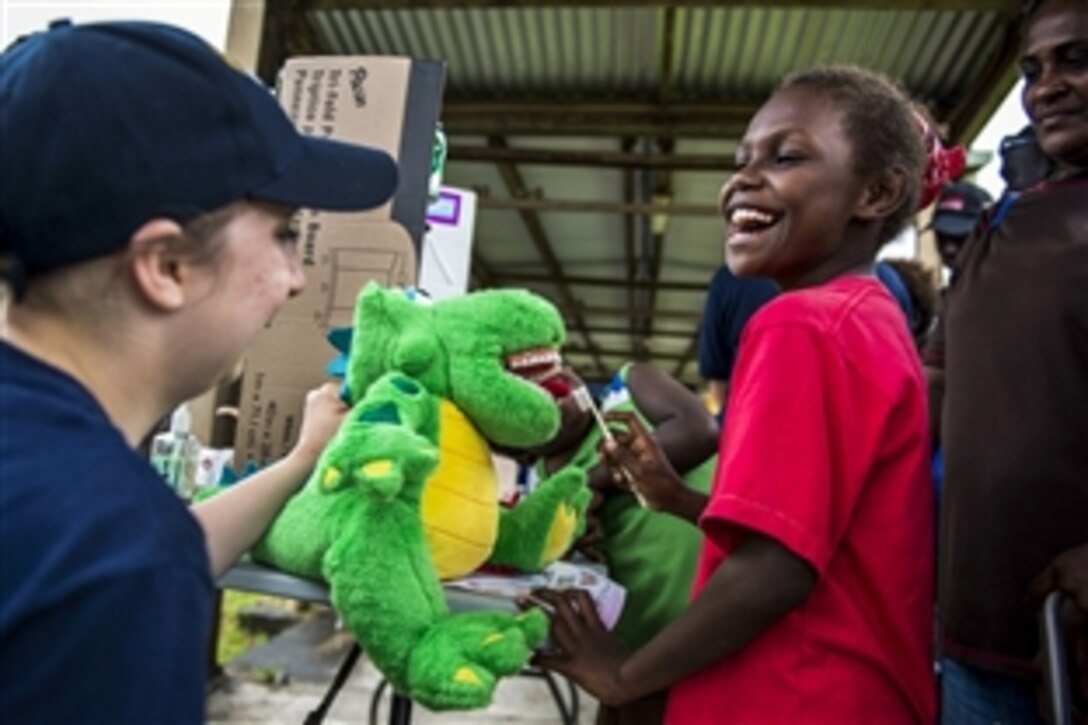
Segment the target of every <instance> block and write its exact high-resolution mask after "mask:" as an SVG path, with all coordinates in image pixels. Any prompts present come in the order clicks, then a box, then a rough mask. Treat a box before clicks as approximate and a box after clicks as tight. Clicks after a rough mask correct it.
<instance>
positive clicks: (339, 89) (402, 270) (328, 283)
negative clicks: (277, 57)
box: [235, 56, 444, 467]
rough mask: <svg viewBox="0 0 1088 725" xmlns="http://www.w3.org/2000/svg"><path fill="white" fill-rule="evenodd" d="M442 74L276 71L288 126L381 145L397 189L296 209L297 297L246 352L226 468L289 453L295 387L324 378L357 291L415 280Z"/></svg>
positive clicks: (303, 66) (364, 68)
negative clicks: (333, 335) (334, 334)
mask: <svg viewBox="0 0 1088 725" xmlns="http://www.w3.org/2000/svg"><path fill="white" fill-rule="evenodd" d="M443 78H444V66H443V65H442V64H441V63H438V62H434V61H418V60H413V59H410V58H390V57H368V56H334V57H320V58H294V59H292V60H289V61H288V62H287V64H286V65H285V67H284V69H283V72H282V74H281V77H280V82H279V86H280V87H279V89H278V95H279V98H280V101H281V103H282V104H283V107H284V108H285V109H286V110H287V113H288V115H290V116H291V118H292V119H293V120H294V121H295V123H296V125H297V126H298V127H299V129H300V130H302V131H303V132H304V133H309V134H313V135H317V136H325V137H331V138H336V139H340V140H343V141H351V142H356V143H363V144H367V145H369V146H376V147H379V148H382V149H384V150H386V151H387V152H388V153H390V154H391V155H392V156H393V157H394V158H396V160H397V164H398V166H399V168H400V184H399V187H398V189H397V193H396V195H395V196H394V197H393V199H392V200H391V201H390V202H389V203H388V204H385V205H384V206H382V207H380V208H377V209H373V210H370V211H367V212H360V213H349V214H333V213H327V212H321V213H317V212H313V211H308V210H304V211H303V212H302V213H301V214H300V215H299V217H298V219H297V220H296V223H297V224H298V225H299V255H300V256H301V258H302V263H303V265H304V267H305V269H306V282H307V284H306V291H305V292H303V293H302V294H301V295H299V296H298V297H296V298H295V299H293V300H291V301H290V302H289V303H288V304H287V305H285V306H284V308H283V310H281V312H280V314H279V315H278V316H277V318H276V320H275V321H274V322H273V323H272V324H271V325H270V326H269V328H268V329H267V330H265V331H264V333H263V334H262V336H261V338H260V339H259V340H258V341H257V343H256V344H255V346H254V347H253V348H252V349H251V350H250V351H249V354H248V355H247V357H246V365H245V372H244V375H243V378H242V391H241V400H240V401H239V411H238V426H237V437H236V440H235V465H236V467H241V466H242V465H244V464H245V463H247V462H249V461H253V462H256V463H258V464H263V463H265V462H267V461H272V460H276V459H277V458H280V457H281V456H283V455H284V454H285V453H286V452H287V451H288V450H290V448H291V446H292V445H293V444H294V442H295V440H296V439H297V437H298V429H299V424H300V422H301V415H302V407H303V403H304V401H305V395H306V391H308V390H310V389H311V388H314V387H316V386H317V385H319V384H321V382H323V381H324V380H326V377H325V375H324V373H323V370H324V367H325V365H326V363H327V362H328V361H329V360H331V359H332V358H333V357H334V356H335V352H336V351H335V350H334V349H333V348H332V347H331V346H330V345H329V343H328V342H327V341H326V334H327V332H328V330H329V329H330V328H335V327H346V326H349V325H350V324H351V320H352V313H353V310H354V303H355V297H356V294H357V293H358V291H359V290H360V289H361V288H362V286H363V285H364V284H365V283H366V282H368V281H369V280H377V281H379V282H382V283H384V284H388V285H399V286H407V285H411V284H414V283H415V281H416V277H417V273H418V265H419V261H418V260H419V250H420V246H421V244H422V239H423V233H424V231H425V228H426V222H425V214H426V207H427V182H428V178H429V175H430V165H431V150H432V146H433V141H434V133H435V127H436V124H437V121H438V113H439V107H440V105H441V97H442V84H443Z"/></svg>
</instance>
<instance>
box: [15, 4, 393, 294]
mask: <svg viewBox="0 0 1088 725" xmlns="http://www.w3.org/2000/svg"><path fill="white" fill-rule="evenodd" d="M396 186H397V166H396V163H395V162H394V161H393V159H392V158H391V157H390V156H389V155H388V154H386V153H385V152H384V151H380V150H378V149H374V148H368V147H364V146H357V145H353V144H346V143H341V142H337V141H333V140H330V139H321V138H316V137H311V136H305V135H303V134H300V133H299V132H298V131H297V130H296V129H295V127H294V125H293V124H292V123H291V121H290V120H289V119H288V118H287V116H286V114H285V113H284V112H283V110H282V109H281V107H280V105H279V103H278V102H277V101H276V99H275V98H274V97H273V95H272V93H271V92H270V91H269V89H268V88H267V87H266V86H264V85H263V84H261V83H260V82H259V81H258V80H257V79H255V78H254V77H252V76H250V75H247V74H245V73H243V72H241V71H238V70H236V69H235V68H233V67H232V66H231V65H229V64H228V63H227V61H226V60H225V59H224V58H223V57H222V56H221V55H220V54H219V53H218V52H217V51H216V50H215V49H213V48H212V47H211V46H210V45H208V44H207V43H206V42H205V41H203V40H202V39H200V38H199V37H197V36H195V35H193V34H191V33H189V32H187V31H185V30H181V29H179V28H175V27H171V26H168V25H162V24H158V23H148V22H111V23H94V24H87V25H72V24H71V23H70V22H68V21H58V22H55V23H53V24H52V25H51V26H50V29H49V30H48V31H45V32H41V33H36V34H34V35H31V36H28V37H27V38H25V39H22V40H20V41H18V42H16V43H15V44H14V45H13V46H11V47H10V48H9V49H8V50H7V51H6V52H4V53H3V55H0V257H4V258H6V262H5V264H4V265H3V267H0V268H6V269H9V270H10V269H11V268H13V267H18V268H20V269H21V273H22V274H23V275H25V276H27V277H33V276H35V275H38V274H41V273H44V272H48V271H50V270H53V269H57V268H60V267H65V266H68V265H72V264H76V263H79V262H83V261H86V260H90V259H94V258H96V257H100V256H103V255H106V254H111V253H113V252H117V251H120V250H121V249H123V248H124V247H125V246H126V245H127V244H128V241H129V239H130V238H131V236H132V234H133V233H134V232H135V231H136V230H137V229H139V227H140V226H141V225H142V224H144V223H145V222H146V221H148V220H149V219H152V218H155V217H160V216H162V217H168V218H172V219H176V220H177V221H179V222H181V223H184V222H185V221H188V220H190V219H192V218H194V217H196V216H198V215H200V214H203V213H207V212H211V211H214V210H216V209H219V208H222V207H224V206H226V205H228V204H231V203H234V202H236V201H240V200H243V199H253V200H261V201H269V202H275V203H280V204H284V205H287V206H296V207H309V208H315V209H323V210H335V211H351V210H363V209H368V208H372V207H375V206H379V205H381V204H383V203H385V202H386V201H387V200H388V199H389V198H390V197H391V196H392V195H393V193H394V191H395V190H396Z"/></svg>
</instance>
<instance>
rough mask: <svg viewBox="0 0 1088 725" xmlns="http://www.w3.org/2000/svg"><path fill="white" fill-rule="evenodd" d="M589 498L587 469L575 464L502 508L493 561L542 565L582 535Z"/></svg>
mask: <svg viewBox="0 0 1088 725" xmlns="http://www.w3.org/2000/svg"><path fill="white" fill-rule="evenodd" d="M589 499H590V492H589V489H588V488H587V487H586V474H585V472H584V471H582V470H581V469H580V468H577V467H574V466H567V467H566V468H563V469H560V470H559V471H558V472H557V473H556V474H555V475H553V476H550V477H549V478H547V479H545V480H544V481H543V482H542V483H541V484H540V485H539V486H538V487H537V488H536V490H534V491H533V492H532V493H531V494H529V495H528V496H526V497H525V498H524V499H522V500H521V501H519V502H518V504H517V506H515V507H513V508H510V509H503V510H502V511H501V512H500V517H501V518H500V520H499V540H498V542H496V544H495V551H494V553H493V554H492V555H491V562H492V563H494V564H502V565H504V566H512V567H515V568H517V569H520V570H522V571H537V570H540V569H543V568H544V567H545V566H547V565H548V564H550V563H552V562H553V561H555V560H556V559H558V558H559V557H560V556H562V555H563V554H565V553H566V551H567V549H569V548H570V545H571V543H572V542H573V541H574V540H575V539H576V538H577V537H578V536H579V535H581V533H582V529H583V528H584V526H585V511H586V506H587V505H588V504H589Z"/></svg>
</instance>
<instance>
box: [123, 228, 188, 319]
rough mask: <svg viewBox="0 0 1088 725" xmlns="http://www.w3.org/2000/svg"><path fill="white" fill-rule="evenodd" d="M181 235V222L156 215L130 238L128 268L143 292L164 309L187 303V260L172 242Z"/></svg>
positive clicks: (151, 302)
mask: <svg viewBox="0 0 1088 725" xmlns="http://www.w3.org/2000/svg"><path fill="white" fill-rule="evenodd" d="M181 235H182V231H181V227H180V226H178V223H177V222H175V221H172V220H170V219H152V220H151V221H149V222H146V223H145V224H144V225H143V226H141V227H140V228H139V229H137V230H136V231H135V232H134V233H133V235H132V239H131V240H129V255H130V261H129V264H128V269H129V271H130V272H131V273H132V277H133V280H134V281H135V283H136V287H137V289H138V290H139V292H140V294H141V296H142V297H143V298H144V299H145V300H146V301H147V303H148V304H150V305H151V306H152V307H156V308H158V309H160V310H176V309H178V308H180V307H181V306H182V305H183V304H184V303H185V290H184V288H183V284H182V282H183V270H182V265H183V260H182V259H181V258H180V257H179V255H178V254H177V253H176V252H175V251H173V250H172V247H171V245H170V244H169V243H168V242H169V240H170V239H171V238H175V237H180V236H181Z"/></svg>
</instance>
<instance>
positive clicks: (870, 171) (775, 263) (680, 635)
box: [537, 67, 936, 725]
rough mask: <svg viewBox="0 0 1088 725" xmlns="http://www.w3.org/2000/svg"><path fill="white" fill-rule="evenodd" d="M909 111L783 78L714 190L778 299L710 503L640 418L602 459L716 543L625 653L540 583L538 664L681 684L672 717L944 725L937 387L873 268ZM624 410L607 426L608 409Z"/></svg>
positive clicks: (615, 687)
mask: <svg viewBox="0 0 1088 725" xmlns="http://www.w3.org/2000/svg"><path fill="white" fill-rule="evenodd" d="M925 159H926V150H925V147H924V146H923V143H922V134H921V133H920V130H919V127H918V123H917V120H916V118H915V116H914V113H913V109H912V106H911V102H910V101H909V99H908V98H907V97H906V96H905V94H903V92H902V91H901V90H900V89H899V88H898V87H897V86H895V85H894V84H893V83H892V82H890V81H888V80H887V79H885V78H883V77H882V76H878V75H876V74H873V73H871V72H868V71H864V70H861V69H857V68H850V67H832V68H824V69H816V70H812V71H806V72H802V73H799V74H797V75H794V76H791V77H789V78H788V79H786V81H785V82H784V83H783V85H782V86H780V87H779V89H778V90H777V91H776V92H775V93H774V94H773V95H772V96H771V98H770V99H769V100H768V101H767V102H766V103H765V104H764V105H763V106H762V108H760V110H759V111H758V112H757V113H756V115H755V117H754V118H753V119H752V121H751V123H750V124H749V126H748V130H747V132H746V133H745V135H744V138H743V139H742V141H741V143H740V146H739V148H738V151H737V161H738V164H737V166H738V170H737V172H736V173H735V174H734V175H733V176H732V178H730V179H729V181H728V182H727V183H726V184H725V186H724V188H723V189H722V193H721V198H720V202H719V206H720V208H721V210H722V214H723V217H724V219H725V225H726V238H725V246H726V256H727V260H728V263H729V267H730V269H731V270H732V271H733V272H734V273H735V274H737V275H738V276H742V277H766V278H769V279H771V280H773V281H774V282H775V283H776V284H777V285H778V287H779V288H780V289H781V290H782V293H781V294H780V295H779V296H778V297H776V298H775V299H774V300H772V301H771V302H768V303H767V304H766V305H764V306H763V307H762V308H761V309H760V310H759V312H757V313H756V314H755V316H753V318H752V319H751V320H750V321H749V323H748V325H747V327H746V328H745V332H744V340H743V342H742V344H741V348H740V355H739V358H738V360H737V366H736V370H735V371H734V374H733V379H732V385H731V390H730V394H729V400H728V402H727V407H726V414H725V431H724V434H723V436H722V438H721V443H720V453H719V463H718V468H717V471H716V473H715V479H714V483H713V488H712V490H711V494H710V497H709V501H706V500H705V497H704V500H700V497H698V496H696V495H693V494H690V493H688V489H686V487H684V486H683V485H681V483H680V481H679V477H678V476H677V474H676V472H675V471H674V470H673V469H672V467H671V465H670V464H669V462H668V460H667V458H666V457H665V456H664V455H663V454H662V452H661V450H660V447H659V446H658V445H657V443H656V442H655V441H654V440H653V438H652V436H650V435H649V433H648V431H647V430H646V428H645V426H644V425H642V424H641V422H640V421H639V420H638V419H637V417H635V416H632V415H631V414H629V413H628V414H625V415H621V414H610V418H612V419H613V420H614V421H615V422H616V424H619V425H625V426H626V427H627V431H626V432H623V431H621V432H618V433H617V434H616V442H617V445H609V444H607V443H606V444H605V446H604V448H603V450H604V452H605V455H606V456H607V457H608V460H609V461H610V465H611V466H612V467H613V469H614V471H613V473H614V476H621V475H623V474H622V471H627V472H628V473H629V474H630V481H631V484H632V485H633V486H634V487H635V489H636V490H637V491H638V492H639V493H640V494H641V495H642V496H643V497H644V498H645V499H646V500H647V502H648V505H649V506H650V507H651V508H655V509H660V510H663V511H668V512H671V513H674V514H675V515H678V516H680V517H682V518H686V519H688V520H691V521H695V520H698V522H699V525H700V527H701V529H702V531H703V533H704V543H703V548H702V552H701V554H700V558H699V565H698V570H697V573H696V582H695V586H694V588H693V596H692V601H691V604H690V606H689V607H688V608H687V610H686V611H685V612H684V613H683V614H681V615H680V617H679V618H678V619H676V620H675V621H674V622H673V623H672V624H670V625H669V626H668V627H666V628H665V630H664V631H662V632H661V633H660V634H658V635H657V636H656V637H654V638H653V639H652V640H651V641H650V642H649V643H648V644H646V645H645V646H643V647H641V648H639V649H638V650H635V651H631V650H629V649H627V648H626V647H625V646H624V645H622V643H620V642H619V641H617V640H616V639H615V638H614V637H612V636H611V635H610V634H609V633H608V632H606V631H605V630H604V628H603V627H602V626H601V623H600V621H599V619H598V618H597V617H596V612H595V610H594V608H593V605H592V602H591V600H590V599H589V597H588V595H587V594H586V593H585V592H583V591H579V590H568V591H565V592H555V591H541V592H538V593H537V595H538V596H539V597H540V598H542V599H544V600H545V601H547V602H548V603H550V604H551V605H552V606H553V607H554V614H553V616H552V639H553V641H554V642H555V643H556V645H557V646H558V648H559V652H557V653H555V654H545V655H541V656H539V657H538V658H537V661H538V663H539V664H541V665H543V666H546V667H549V668H552V669H555V670H556V671H558V672H561V673H563V674H565V675H567V676H568V677H571V678H572V679H574V680H575V681H577V682H578V683H579V684H581V685H582V686H583V687H584V688H586V689H587V690H589V691H590V692H591V693H593V694H594V695H596V696H597V697H598V698H599V699H601V700H602V701H603V702H604V703H606V704H609V705H618V704H622V703H626V702H630V701H632V700H634V699H637V698H638V697H642V696H644V695H646V694H648V693H650V692H656V691H658V690H661V689H663V688H666V687H671V691H670V694H669V703H668V710H667V713H666V722H670V723H710V722H735V723H753V722H760V723H764V722H766V723H790V722H807V723H815V722H820V723H835V724H836V725H839V724H841V723H861V722H881V723H916V722H931V721H932V720H933V719H934V718H935V716H936V689H935V683H934V680H933V659H932V651H931V649H932V641H933V630H932V626H933V589H932V587H933V565H934V561H933V551H932V549H933V501H932V491H931V484H930V478H929V448H928V445H927V433H926V407H925V390H924V381H923V377H922V371H921V367H920V363H919V360H918V355H917V352H916V350H915V346H914V343H913V341H912V340H911V337H910V335H909V333H908V331H907V326H906V325H905V324H903V315H902V312H901V311H900V310H899V308H898V307H897V305H896V304H895V302H894V301H893V299H892V298H891V296H890V295H889V294H888V292H887V290H886V289H885V288H884V287H883V286H882V285H881V284H880V283H879V282H878V281H877V280H876V279H875V277H874V276H873V263H874V258H875V256H876V253H877V250H878V249H879V248H880V247H881V246H882V245H883V244H885V243H886V242H887V241H888V240H890V239H891V238H893V237H894V236H895V235H896V234H897V233H898V232H899V231H900V230H901V229H902V228H903V226H904V225H905V224H906V223H907V222H908V220H909V219H910V217H911V215H912V214H913V213H914V210H915V208H916V206H917V203H918V199H919V196H920V191H921V183H922V178H923V174H924V170H925ZM613 416H614V417H613Z"/></svg>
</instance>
